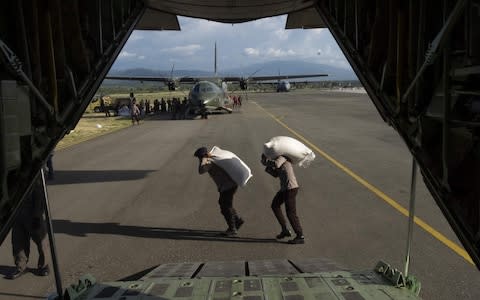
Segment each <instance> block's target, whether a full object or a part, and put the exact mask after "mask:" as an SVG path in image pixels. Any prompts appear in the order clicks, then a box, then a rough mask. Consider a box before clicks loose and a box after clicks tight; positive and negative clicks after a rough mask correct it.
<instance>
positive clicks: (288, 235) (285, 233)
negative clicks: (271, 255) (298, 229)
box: [277, 230, 292, 240]
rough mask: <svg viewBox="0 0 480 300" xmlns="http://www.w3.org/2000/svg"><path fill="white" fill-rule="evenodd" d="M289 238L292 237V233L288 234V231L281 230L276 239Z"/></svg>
mask: <svg viewBox="0 0 480 300" xmlns="http://www.w3.org/2000/svg"><path fill="white" fill-rule="evenodd" d="M291 236H292V233H291V232H290V230H282V232H280V234H279V235H277V239H279V240H281V239H283V238H286V237H291Z"/></svg>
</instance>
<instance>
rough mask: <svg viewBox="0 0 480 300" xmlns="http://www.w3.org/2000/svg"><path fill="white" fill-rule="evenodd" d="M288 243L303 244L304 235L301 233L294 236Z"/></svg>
mask: <svg viewBox="0 0 480 300" xmlns="http://www.w3.org/2000/svg"><path fill="white" fill-rule="evenodd" d="M288 243H289V244H305V237H304V236H303V235H301V236H298V235H297V236H296V237H295V238H294V239H291V240H289V241H288Z"/></svg>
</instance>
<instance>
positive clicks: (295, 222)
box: [261, 154, 305, 244]
mask: <svg viewBox="0 0 480 300" xmlns="http://www.w3.org/2000/svg"><path fill="white" fill-rule="evenodd" d="M261 163H262V164H263V165H264V166H266V169H265V171H266V172H267V173H269V174H270V175H272V176H274V177H278V178H280V191H278V192H277V194H276V195H275V197H273V201H272V210H273V213H274V214H275V217H276V218H277V220H278V223H280V226H281V227H282V231H281V232H280V234H278V235H277V239H283V238H286V237H290V236H292V234H291V232H290V230H288V228H287V222H286V220H285V217H284V215H283V213H282V209H281V205H282V204H283V203H285V210H286V212H287V217H288V220H289V221H290V225H291V226H292V228H293V230H294V231H295V234H296V237H295V238H293V239H291V240H289V241H288V242H289V243H290V244H304V243H305V238H304V236H303V230H302V226H301V224H300V220H299V219H298V216H297V207H296V197H297V193H298V183H297V179H296V178H295V173H294V172H293V166H292V163H291V162H290V160H289V159H288V158H287V157H285V156H279V157H277V158H276V159H274V160H270V159H267V157H266V156H265V155H264V154H262V158H261Z"/></svg>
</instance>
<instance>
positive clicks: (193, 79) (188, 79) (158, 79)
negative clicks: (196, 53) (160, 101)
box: [105, 76, 219, 83]
mask: <svg viewBox="0 0 480 300" xmlns="http://www.w3.org/2000/svg"><path fill="white" fill-rule="evenodd" d="M105 79H112V80H134V81H153V82H171V81H175V82H178V83H195V82H198V81H202V80H207V81H216V80H219V79H218V78H215V77H187V76H185V77H176V78H170V77H154V76H106V77H105Z"/></svg>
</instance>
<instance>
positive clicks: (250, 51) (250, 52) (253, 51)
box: [243, 48, 260, 56]
mask: <svg viewBox="0 0 480 300" xmlns="http://www.w3.org/2000/svg"><path fill="white" fill-rule="evenodd" d="M243 53H244V54H245V55H247V56H259V55H260V50H258V49H255V48H245V49H243Z"/></svg>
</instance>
